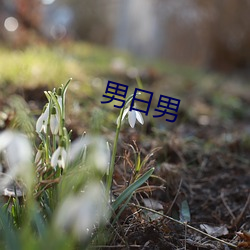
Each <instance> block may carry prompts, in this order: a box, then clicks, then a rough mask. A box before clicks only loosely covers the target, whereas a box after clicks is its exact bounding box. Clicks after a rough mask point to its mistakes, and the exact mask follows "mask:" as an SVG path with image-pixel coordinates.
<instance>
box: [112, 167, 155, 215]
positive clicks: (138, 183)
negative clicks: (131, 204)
mask: <svg viewBox="0 0 250 250" xmlns="http://www.w3.org/2000/svg"><path fill="white" fill-rule="evenodd" d="M154 170H155V169H154V168H151V169H149V170H148V171H147V172H146V173H145V174H144V175H143V176H141V177H140V178H138V179H137V180H136V181H135V182H134V183H133V184H131V185H130V186H129V187H127V188H126V189H125V190H124V191H123V192H122V193H121V194H120V195H119V196H118V198H117V199H116V200H115V201H114V202H113V204H112V208H113V210H114V211H115V210H116V209H117V208H118V207H119V206H120V205H121V204H122V202H123V201H124V200H126V199H127V198H128V197H129V196H130V195H131V194H132V193H133V192H134V191H135V190H136V189H137V188H139V187H140V186H141V185H142V184H143V183H145V182H146V181H147V179H148V178H149V177H150V176H151V174H152V173H153V172H154Z"/></svg>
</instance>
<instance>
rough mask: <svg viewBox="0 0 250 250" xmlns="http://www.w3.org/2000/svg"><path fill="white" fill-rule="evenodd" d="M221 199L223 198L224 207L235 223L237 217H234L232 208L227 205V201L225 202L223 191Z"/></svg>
mask: <svg viewBox="0 0 250 250" xmlns="http://www.w3.org/2000/svg"><path fill="white" fill-rule="evenodd" d="M220 197H221V200H222V202H223V204H224V206H225V207H226V209H227V211H228V212H229V214H230V215H231V217H232V218H233V221H235V220H236V218H235V216H234V214H233V212H232V210H231V209H230V207H229V206H228V205H227V202H226V200H225V197H224V192H223V191H222V192H221V194H220Z"/></svg>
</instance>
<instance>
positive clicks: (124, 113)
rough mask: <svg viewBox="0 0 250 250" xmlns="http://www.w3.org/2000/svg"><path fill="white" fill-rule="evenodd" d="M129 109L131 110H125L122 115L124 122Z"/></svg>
mask: <svg viewBox="0 0 250 250" xmlns="http://www.w3.org/2000/svg"><path fill="white" fill-rule="evenodd" d="M129 109H130V108H129V107H128V108H126V109H124V111H123V115H122V120H123V119H124V118H125V116H126V114H127V113H128V112H129Z"/></svg>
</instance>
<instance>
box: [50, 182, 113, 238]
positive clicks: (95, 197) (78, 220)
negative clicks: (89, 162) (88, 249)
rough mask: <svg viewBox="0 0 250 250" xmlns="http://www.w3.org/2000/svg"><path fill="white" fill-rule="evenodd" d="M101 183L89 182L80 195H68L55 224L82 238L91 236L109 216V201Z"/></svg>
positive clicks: (63, 230) (62, 229) (58, 212)
mask: <svg viewBox="0 0 250 250" xmlns="http://www.w3.org/2000/svg"><path fill="white" fill-rule="evenodd" d="M104 197H105V192H104V190H103V187H102V186H101V184H100V183H97V182H96V183H91V184H89V185H88V186H87V187H86V188H85V190H84V191H82V192H81V194H79V195H74V196H73V195H71V196H68V197H67V198H66V199H65V200H64V201H63V203H62V205H61V206H60V207H59V209H58V211H57V213H56V217H55V226H56V229H59V230H60V231H62V232H65V233H69V232H70V233H72V234H73V235H74V236H75V237H77V238H78V239H81V240H85V239H87V238H89V237H90V236H91V234H92V232H93V230H94V228H95V226H96V225H98V224H99V223H103V222H105V221H106V220H108V219H107V217H108V211H109V209H108V203H107V201H105V199H104Z"/></svg>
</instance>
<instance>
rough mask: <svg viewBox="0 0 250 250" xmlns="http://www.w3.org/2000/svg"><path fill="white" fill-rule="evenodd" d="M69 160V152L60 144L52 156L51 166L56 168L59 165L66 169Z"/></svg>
mask: <svg viewBox="0 0 250 250" xmlns="http://www.w3.org/2000/svg"><path fill="white" fill-rule="evenodd" d="M66 161H67V152H66V150H65V148H64V147H63V146H59V147H58V148H57V149H56V151H55V152H54V153H53V155H52V157H51V166H52V167H53V168H56V166H57V165H58V166H59V167H60V168H62V169H64V168H65V165H66Z"/></svg>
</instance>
